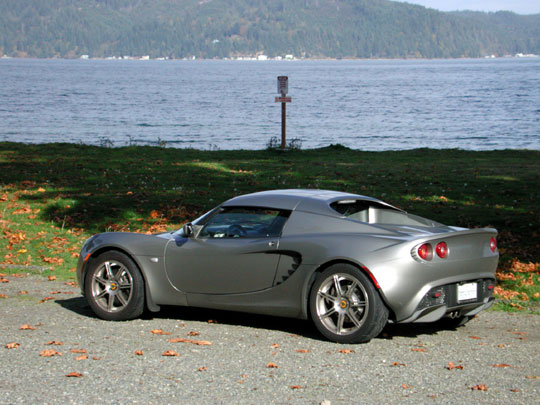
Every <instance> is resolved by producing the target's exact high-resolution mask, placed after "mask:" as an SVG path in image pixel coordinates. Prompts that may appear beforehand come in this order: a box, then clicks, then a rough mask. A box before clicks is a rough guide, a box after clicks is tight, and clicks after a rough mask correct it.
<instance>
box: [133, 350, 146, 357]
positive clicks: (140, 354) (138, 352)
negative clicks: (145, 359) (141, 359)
mask: <svg viewBox="0 0 540 405" xmlns="http://www.w3.org/2000/svg"><path fill="white" fill-rule="evenodd" d="M133 354H135V355H136V356H144V353H143V351H142V350H135V352H134V353H133Z"/></svg>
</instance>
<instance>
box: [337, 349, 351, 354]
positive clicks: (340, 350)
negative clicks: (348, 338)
mask: <svg viewBox="0 0 540 405" xmlns="http://www.w3.org/2000/svg"><path fill="white" fill-rule="evenodd" d="M338 352H339V353H343V354H351V353H354V350H353V349H339V350H338Z"/></svg>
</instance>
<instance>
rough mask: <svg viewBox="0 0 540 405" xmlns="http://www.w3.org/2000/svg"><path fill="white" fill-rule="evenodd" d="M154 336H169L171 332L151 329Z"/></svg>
mask: <svg viewBox="0 0 540 405" xmlns="http://www.w3.org/2000/svg"><path fill="white" fill-rule="evenodd" d="M152 333H153V334H154V335H170V334H171V332H163V331H162V330H161V329H152Z"/></svg>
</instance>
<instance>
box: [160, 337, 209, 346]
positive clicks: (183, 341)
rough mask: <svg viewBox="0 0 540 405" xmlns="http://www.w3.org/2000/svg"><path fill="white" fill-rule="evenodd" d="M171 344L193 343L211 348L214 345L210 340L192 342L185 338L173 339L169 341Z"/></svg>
mask: <svg viewBox="0 0 540 405" xmlns="http://www.w3.org/2000/svg"><path fill="white" fill-rule="evenodd" d="M169 343H191V344H194V345H198V346H210V345H211V344H212V342H209V341H208V340H191V339H185V338H172V339H169Z"/></svg>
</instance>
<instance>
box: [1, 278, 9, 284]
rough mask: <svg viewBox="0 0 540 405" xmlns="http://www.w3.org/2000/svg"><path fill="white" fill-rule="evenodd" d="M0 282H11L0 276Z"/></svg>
mask: <svg viewBox="0 0 540 405" xmlns="http://www.w3.org/2000/svg"><path fill="white" fill-rule="evenodd" d="M0 283H9V280H8V279H7V278H0Z"/></svg>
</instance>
